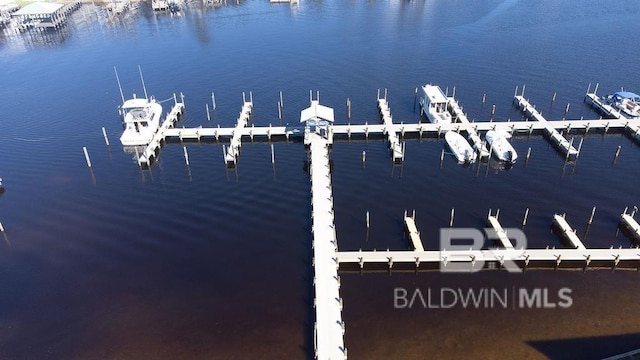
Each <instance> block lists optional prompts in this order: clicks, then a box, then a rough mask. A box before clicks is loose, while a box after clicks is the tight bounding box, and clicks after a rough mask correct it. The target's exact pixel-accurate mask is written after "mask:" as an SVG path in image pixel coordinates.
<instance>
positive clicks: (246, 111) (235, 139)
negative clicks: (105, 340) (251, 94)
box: [224, 94, 253, 166]
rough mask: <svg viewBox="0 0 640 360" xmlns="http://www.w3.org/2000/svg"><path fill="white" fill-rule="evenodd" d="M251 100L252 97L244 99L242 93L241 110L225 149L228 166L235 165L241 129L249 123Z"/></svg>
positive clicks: (240, 141)
mask: <svg viewBox="0 0 640 360" xmlns="http://www.w3.org/2000/svg"><path fill="white" fill-rule="evenodd" d="M252 100H253V99H250V100H249V101H246V100H244V94H243V104H242V110H240V116H238V120H237V123H236V127H235V129H234V130H233V133H232V137H231V142H230V143H229V148H228V149H227V155H226V156H225V158H224V160H225V162H226V163H227V165H228V166H235V164H236V162H237V161H238V156H239V155H240V147H241V146H242V130H243V129H244V128H245V127H246V126H247V124H248V123H249V119H250V118H251V112H252V111H253V101H252Z"/></svg>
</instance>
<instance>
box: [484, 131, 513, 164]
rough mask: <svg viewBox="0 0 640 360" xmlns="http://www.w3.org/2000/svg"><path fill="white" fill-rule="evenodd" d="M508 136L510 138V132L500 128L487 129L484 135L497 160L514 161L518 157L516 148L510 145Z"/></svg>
mask: <svg viewBox="0 0 640 360" xmlns="http://www.w3.org/2000/svg"><path fill="white" fill-rule="evenodd" d="M509 138H511V134H509V133H508V132H506V131H500V130H489V131H487V134H486V135H485V139H486V140H487V144H489V147H490V148H491V152H492V153H493V154H494V155H495V157H496V158H497V159H498V160H500V161H504V162H508V163H515V162H516V160H517V159H518V153H516V150H515V149H514V148H513V146H511V143H509V140H508V139H509Z"/></svg>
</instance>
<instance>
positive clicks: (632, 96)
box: [607, 91, 640, 119]
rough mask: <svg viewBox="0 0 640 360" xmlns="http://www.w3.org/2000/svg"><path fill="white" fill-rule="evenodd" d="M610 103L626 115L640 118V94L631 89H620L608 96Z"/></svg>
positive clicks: (631, 117)
mask: <svg viewBox="0 0 640 360" xmlns="http://www.w3.org/2000/svg"><path fill="white" fill-rule="evenodd" d="M607 101H608V103H609V104H610V105H611V106H613V107H615V108H616V109H618V110H619V111H620V112H621V113H622V114H623V115H624V116H625V117H627V118H630V119H637V118H640V95H638V94H636V93H632V92H629V91H618V92H616V93H613V95H609V96H608V97H607Z"/></svg>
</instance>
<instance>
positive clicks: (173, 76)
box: [0, 0, 640, 359]
mask: <svg viewBox="0 0 640 360" xmlns="http://www.w3.org/2000/svg"><path fill="white" fill-rule="evenodd" d="M639 13H640V4H639V3H636V2H634V1H619V2H615V3H607V4H606V6H605V5H604V3H602V2H601V1H582V2H580V3H576V2H573V1H538V2H526V1H522V2H519V1H489V0H487V1H413V2H403V1H385V2H374V1H369V2H365V1H348V2H343V1H319V0H316V1H305V0H302V1H301V3H300V4H299V5H298V6H297V7H290V6H289V5H274V6H272V5H270V4H269V3H268V2H267V1H266V0H265V1H255V0H251V1H247V2H241V3H239V4H235V5H229V6H225V7H222V8H218V9H203V8H202V7H201V6H198V5H195V4H194V5H191V6H190V7H189V8H188V9H187V11H185V13H184V16H181V17H171V16H168V15H154V14H153V13H152V12H151V11H150V7H149V5H148V4H143V5H142V6H141V8H140V9H139V10H138V12H137V13H136V14H131V15H128V16H126V17H124V18H123V19H113V18H109V17H107V16H105V15H104V14H103V12H102V10H100V9H96V8H93V7H91V6H86V7H84V8H82V9H81V10H80V11H79V12H77V13H76V14H75V15H74V16H73V18H72V20H71V22H70V23H69V25H68V26H67V27H66V28H65V29H64V30H63V31H61V32H59V33H50V34H30V33H26V34H22V35H17V36H16V35H11V36H9V35H3V36H2V37H0V78H1V79H2V80H1V82H0V84H1V85H2V86H0V98H1V99H3V104H4V105H3V106H2V109H3V111H2V116H1V117H0V176H1V177H2V178H3V179H4V184H5V186H6V187H7V192H6V193H5V194H4V195H2V196H1V197H0V222H2V224H3V225H4V227H5V229H6V239H5V240H6V241H4V242H0V287H1V288H2V290H1V292H0V358H2V359H115V358H118V359H142V358H150V359H151V358H153V359H192V358H206V359H212V358H213V359H256V358H259V359H298V358H306V357H308V356H309V354H310V352H309V350H310V348H311V347H312V346H313V344H312V343H310V340H311V332H310V325H309V324H311V323H312V321H313V316H312V307H311V303H312V287H311V278H312V269H311V267H310V263H311V248H310V243H311V232H310V229H311V226H310V195H309V178H308V176H307V174H306V173H305V172H304V170H303V164H304V160H305V152H304V149H303V146H302V144H301V143H288V144H287V143H276V144H275V154H276V165H275V167H272V166H271V163H270V151H269V146H268V144H265V143H255V144H250V143H248V144H245V145H244V146H243V149H242V155H241V158H240V163H239V166H238V168H237V171H236V170H232V171H228V170H226V169H225V167H224V165H223V161H222V149H221V145H213V144H191V145H188V151H189V157H190V162H191V166H190V167H189V168H187V166H186V165H185V163H184V159H183V150H182V147H181V146H179V145H169V146H166V147H165V148H164V149H163V150H162V154H161V156H160V160H159V162H158V163H157V164H155V165H154V166H153V168H152V169H151V170H150V171H140V170H139V169H138V168H137V166H136V165H135V161H134V160H133V157H132V155H130V154H126V153H124V152H123V151H122V148H121V146H119V143H118V137H119V135H120V124H119V119H118V116H117V112H116V107H117V105H118V103H119V102H120V96H119V93H118V89H117V85H116V82H115V79H114V75H113V66H114V65H115V66H117V67H118V69H119V73H120V78H121V81H122V85H123V88H124V90H125V94H126V95H130V94H131V93H133V92H136V93H138V94H142V89H141V85H140V82H139V78H138V74H137V65H138V64H139V65H141V67H142V69H143V71H144V75H145V80H146V84H147V89H148V90H149V92H150V93H152V94H155V96H156V97H157V98H159V99H162V100H164V99H168V98H170V97H171V96H172V93H173V92H180V91H182V92H183V93H184V94H185V96H186V105H187V114H186V117H185V120H184V121H183V124H184V125H185V126H198V125H203V126H209V125H210V124H209V123H207V118H206V113H205V104H206V103H208V102H210V100H211V99H210V94H211V91H212V90H213V91H215V94H216V102H217V110H216V111H215V112H213V114H212V120H211V125H213V126H217V125H218V124H220V125H222V126H231V125H233V123H234V121H235V119H236V116H237V112H238V111H239V110H240V106H241V99H242V97H241V94H242V92H243V91H247V92H248V91H252V92H253V96H254V103H255V115H254V118H253V119H254V120H253V121H254V123H255V124H256V125H268V124H269V123H272V124H278V123H279V120H278V118H277V106H276V103H277V101H278V92H279V91H281V90H282V91H283V92H284V119H283V123H291V124H295V123H296V122H297V121H298V116H299V111H300V110H301V109H302V108H304V107H305V106H306V104H307V101H308V91H309V89H314V90H319V91H320V97H321V101H322V103H323V104H326V105H329V106H332V107H334V108H335V109H336V117H337V122H338V123H346V122H347V119H346V109H345V106H344V104H345V100H346V98H347V97H350V98H351V100H352V119H351V122H352V123H364V122H365V121H368V122H370V123H371V122H377V121H378V117H377V114H376V107H375V96H376V89H378V88H385V87H386V88H388V91H389V101H390V105H391V108H392V109H393V112H394V119H395V120H396V121H405V122H409V121H414V120H416V119H417V115H416V114H415V113H414V111H413V100H414V99H413V91H414V89H415V87H416V86H419V85H421V84H424V83H426V82H432V83H437V84H440V85H441V86H442V87H443V88H444V87H447V86H448V87H450V88H452V87H453V86H456V97H457V98H458V99H459V101H460V102H461V104H462V105H463V106H464V108H465V111H467V112H468V114H469V116H470V118H475V119H477V120H478V121H484V120H487V119H488V118H489V114H490V109H491V104H496V109H497V110H496V119H498V120H500V121H506V120H507V119H509V118H511V119H518V118H520V115H519V113H518V112H517V111H516V110H515V109H513V108H512V107H511V97H512V95H513V89H514V87H515V86H516V85H522V84H526V86H527V94H528V97H529V98H530V99H531V101H532V102H533V103H534V104H536V105H537V106H538V108H539V109H542V111H543V113H544V114H545V115H547V116H548V117H549V118H560V117H562V114H563V112H564V108H565V106H566V103H568V102H569V103H571V107H570V111H569V114H568V117H569V118H580V117H581V116H584V117H585V118H587V117H596V116H597V115H596V114H594V113H593V112H592V111H591V110H590V109H589V108H588V107H586V106H584V105H583V104H582V97H583V94H584V91H585V90H586V87H587V85H588V84H589V83H590V82H600V93H603V94H604V93H607V92H612V91H614V90H617V89H619V88H620V87H624V88H625V89H629V90H631V91H634V90H635V91H640V89H638V88H637V87H638V84H639V81H638V80H639V78H638V73H639V71H638V70H640V67H639V66H638V65H637V62H636V61H635V60H634V59H636V58H637V57H638V55H640V50H638V46H637V40H636V38H635V37H634V36H632V35H629V34H636V33H638V31H639V30H640V22H638V21H637V19H638V15H639ZM554 92H557V98H556V102H555V103H554V104H551V96H552V94H553V93H554ZM485 93H486V96H487V103H486V104H485V105H484V106H483V105H482V103H481V99H482V95H483V94H485ZM168 104H169V103H167V104H166V105H167V106H166V107H167V108H168ZM102 126H104V127H106V129H107V132H108V134H109V137H110V140H111V143H112V146H111V147H110V148H107V147H106V146H105V145H104V141H103V138H102V134H101V131H100V128H101V127H102ZM513 145H514V147H515V148H516V150H517V151H518V152H519V153H520V154H521V157H522V158H523V155H524V154H525V153H526V151H527V149H528V148H529V147H531V149H532V156H531V159H530V161H529V162H528V164H527V165H526V166H525V164H524V162H522V161H521V162H518V163H517V164H516V166H515V167H514V168H513V169H511V170H509V171H500V170H496V169H493V168H487V167H484V166H482V167H480V168H478V167H470V168H462V167H459V166H458V165H457V164H455V163H454V161H453V159H452V158H450V157H447V158H446V159H445V161H444V163H443V164H442V166H440V158H439V157H440V150H441V149H442V146H443V142H442V141H437V140H436V139H423V140H422V141H420V140H417V139H416V140H411V141H407V155H406V162H405V164H404V166H403V167H402V168H399V167H395V168H394V167H392V165H391V163H390V160H389V157H388V153H387V150H386V145H385V143H384V142H382V141H375V140H370V141H368V142H365V141H351V142H339V143H336V144H335V146H334V149H333V154H332V156H333V159H334V163H335V167H334V172H333V184H334V192H335V194H334V195H335V206H336V228H337V231H338V239H339V243H340V248H341V249H342V250H355V249H359V248H362V249H386V248H391V249H406V248H407V243H406V240H405V239H403V236H402V218H401V217H402V213H403V211H404V210H405V209H410V210H412V209H416V211H417V224H418V228H419V229H420V231H421V233H422V236H423V239H425V245H426V247H428V248H431V249H436V248H437V247H438V242H437V239H438V231H439V230H438V229H439V228H440V227H442V226H446V225H447V224H448V221H449V214H450V210H451V208H452V207H453V208H455V209H456V219H455V224H456V226H471V227H476V228H480V227H482V226H484V218H485V215H486V213H487V211H488V209H490V208H491V209H497V208H500V211H501V216H500V219H501V221H502V223H503V225H504V226H518V225H519V224H520V223H521V221H522V216H523V213H524V210H525V209H526V208H527V207H528V208H530V215H529V221H528V225H527V227H526V228H525V232H526V234H527V235H528V240H529V244H530V245H531V246H533V247H545V246H560V244H559V241H558V240H557V238H555V237H554V236H553V235H552V234H551V233H550V232H549V225H550V221H551V216H552V215H553V214H554V213H556V212H566V213H567V219H568V220H569V222H570V223H571V224H572V225H573V226H574V227H576V228H577V229H578V232H579V234H580V235H581V236H583V237H585V235H584V234H585V230H586V228H585V225H586V222H587V219H588V218H589V215H590V212H591V208H592V207H593V206H594V205H595V206H597V209H598V210H597V213H596V217H595V221H594V223H593V225H592V226H591V227H590V228H589V229H588V232H587V233H586V240H585V243H586V244H587V246H593V247H609V246H629V245H630V243H629V240H628V239H626V238H625V237H623V236H622V235H616V225H617V219H618V215H619V213H620V211H621V210H622V209H623V208H624V207H626V206H633V205H637V204H638V203H639V201H638V200H639V198H638V195H639V193H638V187H637V179H638V175H639V174H640V152H639V149H638V147H637V146H636V145H634V144H633V143H632V142H631V141H630V140H629V139H628V138H626V137H625V136H623V135H620V134H610V135H606V136H602V135H597V134H594V135H589V136H587V137H586V138H585V141H584V144H583V151H582V154H581V156H580V159H579V161H578V162H577V164H575V165H567V166H563V162H562V159H561V158H560V157H559V156H558V155H557V154H556V152H555V151H554V150H553V149H552V148H551V147H550V146H549V145H548V143H547V142H546V141H545V140H544V139H543V138H542V137H539V136H532V137H517V138H515V139H514V140H513ZM83 146H86V147H87V148H88V150H89V153H90V155H91V160H92V162H93V165H94V168H93V170H92V171H90V170H88V169H87V167H86V165H85V162H84V158H83V154H82V147H83ZM617 146H622V152H621V155H620V157H619V158H618V159H617V161H616V162H615V163H613V162H612V160H613V154H614V152H615V149H616V148H617ZM363 150H366V151H367V162H366V167H363V166H362V162H361V153H362V151H363ZM367 211H370V213H371V223H372V225H371V226H372V230H371V231H370V233H369V234H368V235H367V234H366V231H365V224H364V219H365V213H366V212H367ZM342 280H343V281H342V284H343V286H342V288H341V294H342V296H343V297H344V303H345V308H344V318H345V321H346V325H347V332H346V334H345V342H346V345H347V347H348V349H349V357H350V358H353V359H424V358H455V357H473V358H505V357H511V358H530V359H538V358H544V357H552V358H599V357H602V356H606V355H611V354H614V353H616V352H624V351H628V350H630V349H634V348H639V347H640V335H639V334H640V322H638V321H637V319H636V317H635V316H633V315H632V314H637V313H638V311H640V302H639V301H638V300H637V299H638V295H639V294H640V289H639V287H638V286H639V284H638V274H637V273H629V272H628V273H625V272H615V273H610V272H607V271H600V272H589V273H587V274H583V273H567V272H560V273H556V272H529V273H526V274H525V275H509V274H504V273H495V272H487V273H482V274H475V275H467V276H444V275H441V274H435V273H429V274H420V275H418V276H416V275H414V274H392V275H391V276H389V275H387V274H365V275H363V276H359V275H354V274H344V275H342ZM452 286H453V287H455V286H460V287H467V288H469V287H474V288H490V287H500V288H503V287H508V288H512V287H527V288H535V287H548V288H549V289H551V290H552V291H556V290H557V289H558V288H561V287H565V286H567V287H571V288H572V289H573V299H574V305H573V306H572V307H571V308H570V309H555V310H527V311H513V310H505V309H499V310H495V309H494V310H490V309H485V310H465V309H451V310H433V309H432V310H425V309H411V310H409V309H405V310H394V309H393V289H394V288H395V287H405V288H409V289H411V288H415V287H420V288H422V289H425V288H428V287H431V288H433V289H439V288H441V287H452Z"/></svg>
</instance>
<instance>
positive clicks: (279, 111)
mask: <svg viewBox="0 0 640 360" xmlns="http://www.w3.org/2000/svg"><path fill="white" fill-rule="evenodd" d="M278 119H279V120H282V104H280V102H279V101H278Z"/></svg>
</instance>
